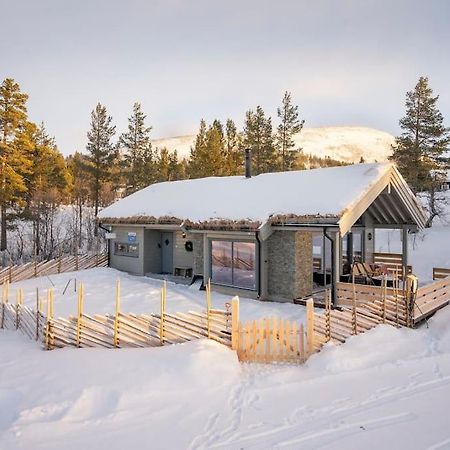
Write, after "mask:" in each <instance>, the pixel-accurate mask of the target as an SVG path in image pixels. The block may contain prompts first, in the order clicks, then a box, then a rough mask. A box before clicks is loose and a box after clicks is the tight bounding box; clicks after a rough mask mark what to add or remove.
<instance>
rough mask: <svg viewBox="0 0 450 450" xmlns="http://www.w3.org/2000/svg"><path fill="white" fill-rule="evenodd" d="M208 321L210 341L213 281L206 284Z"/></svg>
mask: <svg viewBox="0 0 450 450" xmlns="http://www.w3.org/2000/svg"><path fill="white" fill-rule="evenodd" d="M206 321H207V327H208V339H211V279H208V282H207V283H206Z"/></svg>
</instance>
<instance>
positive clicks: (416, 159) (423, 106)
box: [391, 77, 450, 225]
mask: <svg viewBox="0 0 450 450" xmlns="http://www.w3.org/2000/svg"><path fill="white" fill-rule="evenodd" d="M438 98H439V96H433V90H432V89H431V87H430V86H429V84H428V78H427V77H420V78H419V81H418V82H417V84H416V86H415V88H414V89H413V90H412V91H409V92H408V93H407V94H406V114H405V116H404V117H403V118H402V119H400V122H399V123H400V128H401V129H402V134H401V135H400V136H398V137H397V138H396V140H395V145H394V146H393V154H392V156H391V159H392V160H394V161H395V162H396V163H397V166H398V168H399V170H400V172H401V173H402V175H403V176H404V177H405V179H406V181H407V182H408V183H409V184H410V186H411V187H412V189H413V190H414V191H415V192H420V191H427V192H428V199H429V209H430V211H429V212H430V219H429V225H431V223H432V221H433V219H434V217H436V215H438V214H439V208H438V203H439V201H438V202H436V200H437V199H436V193H437V185H438V184H439V183H440V178H441V176H442V175H441V174H442V173H443V170H444V169H445V167H446V159H445V157H444V153H445V152H446V150H447V147H448V144H449V142H450V134H449V129H448V128H446V127H445V126H444V119H443V116H442V114H441V113H440V111H439V110H438V108H437V101H438Z"/></svg>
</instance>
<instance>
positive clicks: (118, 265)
mask: <svg viewBox="0 0 450 450" xmlns="http://www.w3.org/2000/svg"><path fill="white" fill-rule="evenodd" d="M112 232H113V233H116V235H117V237H116V239H111V261H110V265H111V267H113V268H114V269H118V270H123V271H124V272H129V273H132V274H136V275H143V274H144V228H143V227H140V228H139V227H131V226H130V227H113V229H112ZM128 232H133V233H136V244H139V257H138V258H134V257H131V256H121V255H115V254H114V247H115V243H116V242H124V243H128Z"/></svg>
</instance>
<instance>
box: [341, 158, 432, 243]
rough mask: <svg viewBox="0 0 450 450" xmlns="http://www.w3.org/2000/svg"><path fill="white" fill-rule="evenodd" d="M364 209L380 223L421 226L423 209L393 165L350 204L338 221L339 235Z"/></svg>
mask: <svg viewBox="0 0 450 450" xmlns="http://www.w3.org/2000/svg"><path fill="white" fill-rule="evenodd" d="M366 211H367V212H368V213H369V214H370V215H371V216H372V217H373V218H374V219H375V223H378V224H380V225H389V224H403V225H411V226H417V227H418V228H420V229H421V228H424V227H425V224H426V220H427V219H426V215H425V212H424V210H423V208H422V206H421V205H420V203H419V201H418V200H417V198H416V196H415V195H414V193H413V192H412V191H411V189H410V188H409V186H408V184H407V183H406V181H405V180H404V178H403V177H402V176H401V174H400V172H399V171H398V170H397V168H396V167H395V166H394V165H392V166H390V167H389V169H388V170H387V171H386V172H385V173H384V174H383V175H382V176H381V177H380V178H379V179H378V180H377V181H376V182H375V183H374V184H373V185H372V186H371V187H370V188H369V189H368V190H367V191H366V192H365V193H364V194H363V195H362V196H361V197H360V198H359V199H358V200H357V201H356V202H354V203H353V204H352V205H350V206H349V207H347V208H346V209H345V210H344V212H343V213H342V215H341V218H340V220H339V222H338V223H339V229H340V232H341V235H344V234H346V233H347V232H348V231H350V229H351V228H352V226H353V225H354V224H355V223H356V222H357V221H358V219H359V218H360V217H361V216H362V215H363V214H364V213H365V212H366Z"/></svg>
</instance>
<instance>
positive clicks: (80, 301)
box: [77, 283, 84, 347]
mask: <svg viewBox="0 0 450 450" xmlns="http://www.w3.org/2000/svg"><path fill="white" fill-rule="evenodd" d="M83 302H84V285H83V283H80V289H79V291H78V316H77V347H80V345H81V327H82V319H83Z"/></svg>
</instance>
